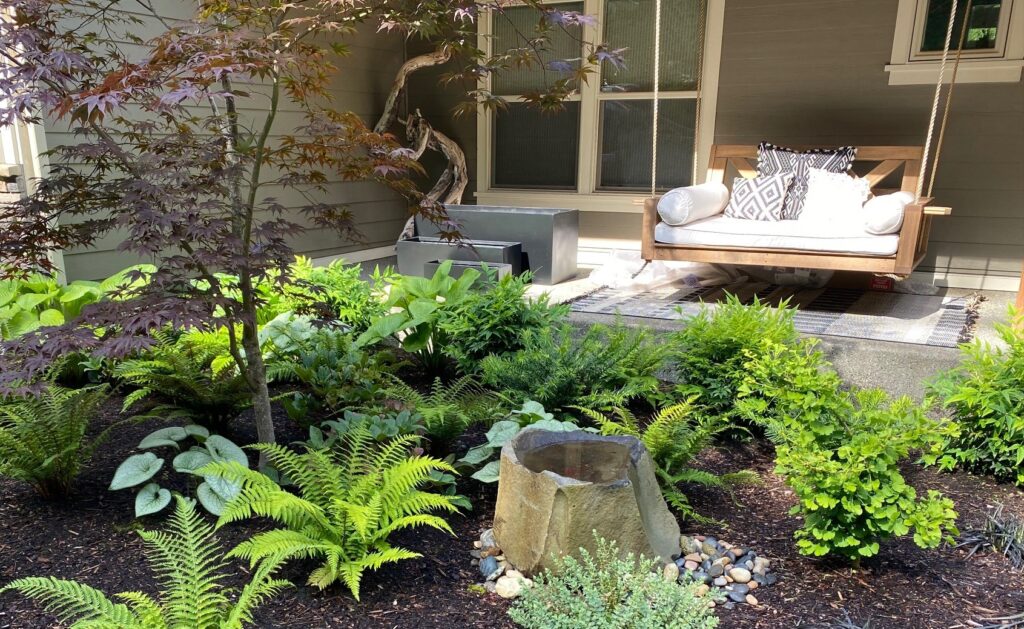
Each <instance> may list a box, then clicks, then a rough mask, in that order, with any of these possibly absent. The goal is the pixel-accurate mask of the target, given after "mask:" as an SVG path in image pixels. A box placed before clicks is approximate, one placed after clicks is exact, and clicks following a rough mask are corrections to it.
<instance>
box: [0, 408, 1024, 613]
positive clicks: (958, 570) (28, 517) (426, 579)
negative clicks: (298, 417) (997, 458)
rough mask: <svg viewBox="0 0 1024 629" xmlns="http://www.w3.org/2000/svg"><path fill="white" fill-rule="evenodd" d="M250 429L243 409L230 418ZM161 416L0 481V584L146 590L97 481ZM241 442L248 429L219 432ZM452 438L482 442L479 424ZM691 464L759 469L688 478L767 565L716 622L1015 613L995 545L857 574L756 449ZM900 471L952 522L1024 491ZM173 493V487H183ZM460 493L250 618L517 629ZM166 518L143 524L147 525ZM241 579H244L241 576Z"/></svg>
mask: <svg viewBox="0 0 1024 629" xmlns="http://www.w3.org/2000/svg"><path fill="white" fill-rule="evenodd" d="M119 408H120V400H119V399H112V400H110V401H109V402H108V404H107V406H106V407H105V411H106V412H105V413H104V415H103V417H101V418H98V419H97V421H96V422H95V425H94V427H93V430H101V429H102V428H103V427H105V426H106V425H108V424H109V422H111V421H114V420H116V419H117V418H118V417H119V416H120V414H119V413H118V412H117V410H118V409H119ZM276 419H277V420H278V421H277V422H276V423H277V425H278V430H279V440H280V441H281V442H289V441H294V440H297V439H300V438H302V437H303V436H304V435H302V433H301V432H300V431H299V429H298V428H296V427H295V425H294V424H293V423H291V422H290V421H288V420H287V418H285V417H284V416H283V415H278V416H277V417H276ZM234 425H235V426H238V427H247V426H249V425H251V422H248V421H246V418H245V416H243V417H242V418H240V419H238V420H236V421H235V422H234ZM154 426H156V423H154V422H149V423H146V424H142V425H138V424H136V425H126V426H125V427H123V428H121V429H118V430H117V432H116V433H115V434H114V435H113V436H112V438H111V440H110V442H108V444H107V446H106V447H103V448H101V449H100V450H99V451H98V452H97V454H96V456H95V457H94V458H93V460H92V461H90V462H89V463H88V464H87V465H86V467H85V469H84V470H83V473H82V475H81V477H80V478H79V481H78V484H77V492H76V494H75V497H74V498H72V499H70V500H68V501H65V502H59V503H47V502H44V501H42V500H40V499H38V498H37V497H36V496H35V495H34V494H32V492H31V490H30V489H28V488H27V487H26V486H24V485H20V484H17V483H15V482H12V481H9V480H0V498H2V501H0V531H3V535H2V537H0V582H3V583H6V582H8V581H9V580H11V579H13V578H17V577H22V576H29V575H52V576H57V577H66V578H76V579H79V580H80V581H82V582H84V583H87V584H89V585H92V586H96V587H99V588H100V589H102V590H104V591H106V592H110V593H113V592H119V591H126V590H143V591H155V588H154V583H153V579H152V575H151V573H150V572H149V570H148V568H147V567H146V564H145V562H144V561H143V555H142V544H141V540H140V539H139V537H138V536H137V535H136V534H135V532H134V529H135V528H137V524H136V521H135V519H134V518H133V517H132V504H133V501H134V495H133V492H130V491H122V492H110V491H107V485H108V484H109V482H110V478H111V476H112V474H113V472H114V470H115V469H116V467H117V465H118V464H119V463H120V462H121V461H122V460H123V459H124V457H125V456H127V454H129V453H130V451H131V450H132V449H133V448H134V446H135V445H136V444H137V443H138V441H139V440H140V439H141V438H142V437H143V436H145V435H146V434H147V433H148V432H149V431H150V430H152V428H153V427H154ZM229 436H231V437H233V438H235V439H236V440H237V441H238V442H240V443H248V442H250V441H252V440H253V438H254V435H251V434H246V433H245V432H241V433H236V434H233V435H229ZM463 439H464V442H463V443H462V444H460V446H462V447H465V446H467V445H472V444H474V443H476V442H479V441H480V440H482V434H481V429H480V428H475V429H473V430H472V431H471V432H470V433H468V434H467V435H466V436H465V437H464V438H463ZM698 463H699V465H700V466H701V467H704V468H706V469H713V470H715V471H716V472H724V471H734V470H739V469H753V470H755V471H756V472H757V473H758V476H759V477H760V483H759V484H757V485H754V486H742V487H739V488H737V489H736V490H735V493H734V495H735V499H736V502H733V501H732V500H730V499H729V496H728V494H727V493H725V492H722V491H720V490H702V489H699V488H690V495H691V497H692V499H693V502H694V504H695V505H696V506H697V508H698V510H699V511H700V512H701V513H702V514H704V515H706V516H708V517H711V518H714V519H716V520H719V521H722V522H727V523H728V526H727V527H726V526H718V525H714V524H710V525H695V524H693V523H692V522H689V523H684V525H683V528H684V531H685V532H688V533H707V534H712V535H715V536H716V537H719V538H721V539H725V540H728V541H730V542H732V543H735V544H742V545H746V546H750V547H752V548H756V549H757V550H758V552H759V553H760V554H763V555H764V556H767V557H769V558H770V559H771V560H772V563H773V570H777V573H778V575H779V581H778V583H777V584H775V585H772V586H770V587H767V588H763V589H760V590H759V591H758V592H757V597H758V600H759V601H760V605H759V606H758V607H756V608H755V607H750V606H746V605H740V606H737V608H736V609H733V610H721V611H719V616H720V618H722V623H721V627H723V628H730V629H731V628H734V627H735V628H758V629H762V628H789V627H814V626H828V625H829V624H830V623H833V622H836V621H838V620H841V619H843V618H844V617H845V615H846V614H848V615H849V618H850V619H852V620H853V621H854V622H856V623H857V624H858V625H863V624H865V623H866V622H868V621H870V622H871V624H870V626H871V627H872V628H874V629H883V628H892V629H907V628H910V627H913V628H915V629H918V628H920V629H924V628H945V627H957V626H967V624H966V623H967V622H968V621H970V620H977V619H981V618H985V617H994V616H1001V615H1007V614H1011V613H1015V612H1019V611H1020V610H1022V609H1024V577H1022V575H1021V574H1020V573H1015V572H1012V571H1011V569H1010V567H1009V564H1008V563H1007V562H1005V561H1004V560H1003V559H1002V558H1000V557H997V556H994V555H992V554H984V553H983V554H980V555H977V556H975V557H973V558H971V559H970V560H967V559H966V554H967V553H966V552H965V551H962V550H953V549H950V548H941V549H939V550H933V551H928V550H921V549H919V548H918V547H917V546H915V545H914V543H913V541H912V540H910V539H899V540H896V541H890V542H886V543H884V544H883V547H882V552H881V553H880V555H879V556H878V557H875V558H872V559H869V560H866V561H865V562H864V564H863V566H862V568H861V569H860V570H857V571H854V570H851V568H849V567H848V566H844V565H842V564H838V563H831V562H828V561H822V560H814V559H810V558H807V557H804V556H801V555H799V554H798V553H797V552H796V546H795V545H794V543H793V539H792V535H793V532H794V531H795V530H796V529H797V528H798V525H799V522H798V520H797V519H796V518H794V517H790V516H788V515H787V512H788V510H789V508H790V506H791V505H792V504H793V501H794V498H793V496H792V493H791V492H790V491H789V489H788V488H787V487H786V486H785V485H784V484H783V482H782V480H781V479H780V478H779V477H777V476H775V475H774V474H772V472H771V468H772V455H771V452H770V451H769V450H768V449H766V448H765V447H764V446H756V445H745V446H740V447H735V448H728V449H724V450H723V449H718V450H707V451H705V452H704V453H703V454H702V455H701V457H700V459H699V461H698ZM904 474H905V475H906V477H907V480H908V481H909V482H910V483H911V484H913V485H915V486H916V487H917V488H918V489H919V490H924V489H928V488H935V489H939V490H941V491H943V492H944V493H945V494H946V495H947V496H949V497H951V498H952V499H953V500H954V501H955V502H956V505H957V510H958V511H959V513H960V518H959V520H958V525H959V526H960V528H961V529H967V528H972V527H977V526H980V525H981V524H982V523H983V521H984V514H985V511H986V508H987V507H988V506H990V505H993V504H995V503H996V502H1001V503H1004V504H1005V505H1006V508H1007V511H1008V512H1010V513H1014V514H1018V515H1024V493H1022V492H1021V491H1019V490H1017V489H1014V488H1012V487H1010V486H1006V485H996V484H995V483H992V482H989V481H987V480H986V479H983V478H978V477H974V476H970V475H967V474H961V473H957V474H939V473H937V472H935V471H933V470H926V469H921V468H920V467H918V466H915V465H908V466H906V467H905V469H904ZM178 489H182V488H178ZM461 490H462V491H463V493H466V494H467V495H468V496H469V497H470V499H471V500H472V502H473V505H474V508H473V511H472V512H470V513H468V514H466V515H465V516H460V517H453V518H451V519H450V521H451V524H452V526H453V528H454V530H455V532H456V534H457V538H455V539H453V538H451V537H450V536H448V535H446V534H444V533H441V532H439V531H434V530H430V529H416V530H411V531H405V532H403V533H401V534H399V535H396V536H395V541H396V542H398V543H399V544H400V545H402V546H405V547H407V548H409V549H411V550H415V551H417V552H420V553H422V554H423V558H421V559H419V560H413V561H405V562H401V563H398V564H393V565H390V566H387V567H385V568H384V569H382V570H380V571H379V572H371V573H368V574H367V575H366V577H365V579H364V582H363V588H362V593H363V594H362V600H361V601H360V602H358V603H357V602H356V601H355V600H354V599H353V598H352V597H351V595H350V594H349V593H348V591H347V590H346V589H345V588H343V587H341V586H337V585H336V586H334V587H332V588H330V589H328V590H327V591H325V592H319V591H317V590H315V589H313V588H310V587H306V586H303V585H302V583H303V582H304V579H305V576H306V575H307V574H308V572H309V567H310V566H308V565H302V564H301V563H300V562H293V563H291V564H289V565H288V566H287V567H286V568H285V569H284V571H283V573H282V576H283V577H284V578H287V579H289V580H291V581H292V582H294V583H296V584H298V586H297V587H294V588H291V589H288V590H286V591H285V592H284V593H283V594H282V595H281V596H279V597H277V598H275V599H273V600H271V601H270V602H269V603H268V604H267V605H266V606H264V607H262V608H261V609H260V610H259V612H258V614H257V626H260V627H488V628H493V627H511V626H513V625H512V623H511V622H510V620H509V619H508V617H507V616H506V615H505V610H506V609H507V603H506V602H505V601H503V600H502V599H500V598H498V597H496V596H493V595H486V594H481V593H478V592H477V591H476V588H474V587H473V586H474V584H475V583H477V582H478V581H479V580H480V578H479V575H478V572H477V570H476V568H475V567H473V566H472V565H471V564H470V556H469V551H470V550H471V549H472V543H473V540H474V539H476V538H477V537H478V535H479V533H480V532H481V531H482V530H483V529H485V528H487V527H489V526H490V524H491V523H490V520H489V519H490V518H491V517H492V514H493V511H494V499H495V487H494V486H484V485H482V484H480V483H477V482H476V481H473V480H469V479H466V480H464V481H463V482H462V483H461ZM159 521H160V518H159V517H158V518H153V519H152V521H149V520H146V521H144V522H143V524H144V525H145V526H147V527H149V528H152V527H154V526H155V525H156V524H157V523H158V522H159ZM259 526H260V524H258V523H251V522H243V523H239V524H235V525H232V526H228V527H226V528H225V529H223V530H222V531H221V533H220V534H219V536H218V537H219V539H220V540H221V541H222V543H223V545H224V547H225V548H230V547H231V546H233V545H234V544H235V543H237V542H239V541H241V540H243V539H245V538H246V537H248V536H250V535H251V534H252V533H254V532H256V531H257V530H258V529H259ZM236 574H237V577H236V578H237V582H238V583H239V584H240V583H241V582H242V577H243V575H242V574H241V572H240V571H239V572H237V573H236ZM52 626H54V622H53V617H52V616H51V615H48V614H45V613H43V612H42V610H41V609H40V608H39V607H37V606H35V605H34V604H33V603H31V602H29V601H27V600H26V599H24V598H22V597H19V596H15V595H13V594H10V595H5V596H3V597H2V598H0V627H17V628H19V629H20V628H26V629H28V628H32V627H52Z"/></svg>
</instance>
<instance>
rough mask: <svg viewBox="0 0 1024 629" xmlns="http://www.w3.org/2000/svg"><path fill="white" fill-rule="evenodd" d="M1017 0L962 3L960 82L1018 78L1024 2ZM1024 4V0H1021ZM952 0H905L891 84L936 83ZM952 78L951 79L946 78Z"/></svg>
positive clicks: (955, 39) (1023, 60) (957, 30)
mask: <svg viewBox="0 0 1024 629" xmlns="http://www.w3.org/2000/svg"><path fill="white" fill-rule="evenodd" d="M1014 2H1015V0H973V2H972V3H971V7H970V15H968V14H967V0H960V1H959V2H958V3H957V13H956V18H955V21H954V24H953V36H952V43H951V55H952V54H954V53H955V52H956V49H957V47H958V45H959V41H960V34H961V32H962V29H963V26H964V21H965V20H966V22H967V32H966V34H965V38H964V46H963V51H962V53H961V62H960V70H959V73H958V75H957V81H962V82H965V83H975V82H1017V81H1020V78H1021V68H1022V67H1024V15H1021V14H1022V13H1024V6H1018V7H1017V10H1016V11H1014V7H1013V4H1014ZM1016 3H1017V4H1018V5H1024V0H1016ZM951 9H952V0H900V5H899V11H898V14H897V24H896V34H895V39H894V41H893V52H892V59H891V63H890V64H889V65H887V66H886V70H887V71H889V73H890V74H889V83H890V84H920V83H929V82H932V83H934V82H935V81H937V80H938V67H939V62H940V60H941V58H942V49H943V46H944V44H945V41H946V31H947V29H948V26H949V14H950V10H951ZM947 77H948V74H947ZM947 80H948V79H947Z"/></svg>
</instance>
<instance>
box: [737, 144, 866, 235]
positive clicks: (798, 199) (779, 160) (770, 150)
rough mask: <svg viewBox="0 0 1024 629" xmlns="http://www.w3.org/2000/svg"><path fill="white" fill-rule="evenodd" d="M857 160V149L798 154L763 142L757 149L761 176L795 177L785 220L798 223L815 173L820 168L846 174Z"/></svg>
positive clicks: (783, 216) (845, 147)
mask: <svg viewBox="0 0 1024 629" xmlns="http://www.w3.org/2000/svg"><path fill="white" fill-rule="evenodd" d="M856 157H857V147H855V146H843V147H840V148H837V149H811V150H809V151H798V150H796V149H789V148H784V147H781V146H775V145H774V144H769V143H768V142H761V144H759V145H758V147H757V174H758V175H760V176H762V177H765V176H768V175H779V174H782V173H792V174H793V185H791V186H790V188H789V193H788V194H787V195H786V201H785V204H784V206H783V208H782V218H785V219H797V218H800V211H801V210H802V209H803V206H804V197H805V196H806V195H807V182H808V179H809V178H810V176H811V169H812V168H820V169H821V170H826V171H828V172H830V173H845V172H847V171H849V170H850V167H851V166H852V165H853V160H854V159H855V158H856Z"/></svg>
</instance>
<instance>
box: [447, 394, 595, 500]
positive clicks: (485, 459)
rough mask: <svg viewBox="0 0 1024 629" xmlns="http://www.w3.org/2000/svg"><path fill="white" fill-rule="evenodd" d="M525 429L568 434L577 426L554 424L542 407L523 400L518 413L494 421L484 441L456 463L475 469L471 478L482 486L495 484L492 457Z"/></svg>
mask: <svg viewBox="0 0 1024 629" xmlns="http://www.w3.org/2000/svg"><path fill="white" fill-rule="evenodd" d="M528 428H536V429H540V430H548V431H551V432H572V431H574V430H579V429H580V428H579V426H577V425H576V424H575V423H573V422H570V421H558V420H557V419H555V418H554V415H552V414H551V413H547V412H545V411H544V407H543V406H541V405H540V404H538V403H537V402H534V401H533V400H527V401H526V402H524V403H523V407H522V408H521V409H519V410H516V411H512V412H511V413H510V414H509V416H508V418H506V419H503V420H501V421H499V422H495V423H494V425H493V426H491V428H490V430H488V431H487V441H486V442H484V443H482V444H480V445H478V446H476V447H475V448H470V450H469V451H468V452H466V455H465V456H463V457H462V458H461V459H459V460H458V461H456V465H457V466H459V467H467V468H471V469H476V468H479V469H476V472H474V473H473V476H472V477H473V478H475V479H476V480H478V481H480V482H482V483H496V482H498V477H499V472H500V470H501V465H500V461H498V460H494V459H493V457H495V456H498V455H499V454H500V453H501V448H502V446H504V445H505V444H506V443H508V442H509V441H511V440H512V438H513V437H515V436H516V435H518V434H519V432H520V431H522V430H526V429H528Z"/></svg>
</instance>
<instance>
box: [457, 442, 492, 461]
mask: <svg viewBox="0 0 1024 629" xmlns="http://www.w3.org/2000/svg"><path fill="white" fill-rule="evenodd" d="M492 454H494V448H491V447H490V446H487V445H483V446H477V447H475V448H472V449H471V450H469V451H468V452H466V456H464V457H462V458H461V459H459V463H465V464H466V465H480V464H481V463H483V462H484V461H486V460H487V459H489V458H491V455H492Z"/></svg>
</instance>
